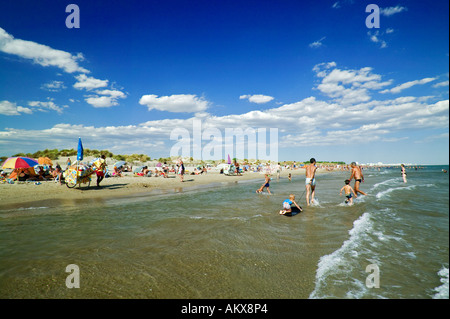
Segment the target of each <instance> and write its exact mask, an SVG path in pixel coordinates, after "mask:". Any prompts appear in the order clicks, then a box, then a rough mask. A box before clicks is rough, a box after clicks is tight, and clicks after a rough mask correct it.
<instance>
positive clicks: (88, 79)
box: [73, 74, 108, 91]
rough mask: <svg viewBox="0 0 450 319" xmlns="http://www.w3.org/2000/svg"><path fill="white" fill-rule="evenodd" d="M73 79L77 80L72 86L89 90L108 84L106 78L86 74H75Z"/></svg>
mask: <svg viewBox="0 0 450 319" xmlns="http://www.w3.org/2000/svg"><path fill="white" fill-rule="evenodd" d="M75 79H77V81H78V82H76V83H75V84H74V85H73V87H74V88H76V89H78V90H81V89H84V90H87V91H90V90H92V89H98V88H102V87H106V86H108V80H99V79H96V78H94V77H92V76H87V75H86V74H79V75H77V76H75Z"/></svg>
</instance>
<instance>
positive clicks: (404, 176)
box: [401, 164, 406, 183]
mask: <svg viewBox="0 0 450 319" xmlns="http://www.w3.org/2000/svg"><path fill="white" fill-rule="evenodd" d="M401 166H402V178H403V182H404V183H406V168H405V165H404V164H402V165H401Z"/></svg>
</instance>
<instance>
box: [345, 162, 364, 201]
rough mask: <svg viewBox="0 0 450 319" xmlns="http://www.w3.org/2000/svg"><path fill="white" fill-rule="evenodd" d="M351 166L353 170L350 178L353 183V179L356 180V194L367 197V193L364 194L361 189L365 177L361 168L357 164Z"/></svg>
mask: <svg viewBox="0 0 450 319" xmlns="http://www.w3.org/2000/svg"><path fill="white" fill-rule="evenodd" d="M350 166H351V168H352V175H351V176H350V178H349V180H350V181H351V180H352V179H353V178H355V187H354V189H355V193H356V194H358V193H360V194H362V195H367V194H366V193H364V192H363V191H362V190H360V189H359V185H360V184H361V183H362V182H363V181H364V176H363V173H362V170H361V168H360V167H358V166H357V165H356V163H355V162H352V163H351V164H350Z"/></svg>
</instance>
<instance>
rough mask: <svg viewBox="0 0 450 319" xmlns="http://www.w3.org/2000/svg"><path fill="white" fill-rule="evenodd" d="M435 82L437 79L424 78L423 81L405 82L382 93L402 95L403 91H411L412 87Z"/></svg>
mask: <svg viewBox="0 0 450 319" xmlns="http://www.w3.org/2000/svg"><path fill="white" fill-rule="evenodd" d="M434 80H436V78H423V79H421V80H414V81H409V82H405V83H403V84H400V85H397V86H396V87H393V88H392V89H386V90H383V91H381V92H380V93H400V92H401V91H403V90H405V89H409V88H410V87H412V86H414V85H420V84H426V83H429V82H432V81H434Z"/></svg>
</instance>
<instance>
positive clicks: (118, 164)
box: [114, 161, 127, 168]
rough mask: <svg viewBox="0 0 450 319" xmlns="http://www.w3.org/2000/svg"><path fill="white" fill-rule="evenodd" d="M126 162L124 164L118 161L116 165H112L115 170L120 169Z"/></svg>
mask: <svg viewBox="0 0 450 319" xmlns="http://www.w3.org/2000/svg"><path fill="white" fill-rule="evenodd" d="M126 163H127V162H125V161H118V162H117V163H116V164H114V167H117V168H119V167H122V166H123V165H125V164H126Z"/></svg>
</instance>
